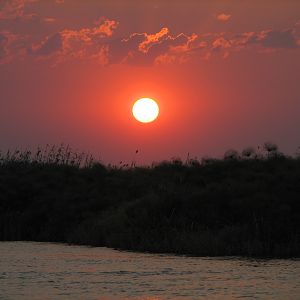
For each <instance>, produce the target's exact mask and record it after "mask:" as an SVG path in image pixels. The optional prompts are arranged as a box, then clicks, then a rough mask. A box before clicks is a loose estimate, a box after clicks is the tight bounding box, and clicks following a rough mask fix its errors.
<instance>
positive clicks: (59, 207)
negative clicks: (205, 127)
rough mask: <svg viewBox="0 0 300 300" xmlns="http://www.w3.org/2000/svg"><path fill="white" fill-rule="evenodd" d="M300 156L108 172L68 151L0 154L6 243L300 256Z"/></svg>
mask: <svg viewBox="0 0 300 300" xmlns="http://www.w3.org/2000/svg"><path fill="white" fill-rule="evenodd" d="M299 229H300V156H299V155H298V156H294V157H289V156H286V155H283V154H282V153H280V152H279V150H278V147H277V146H276V145H275V144H272V143H265V144H264V146H263V147H261V148H259V149H254V148H246V149H244V150H243V151H242V152H241V153H238V152H237V151H235V150H229V151H227V152H226V153H225V155H224V158H223V159H212V158H205V159H202V160H197V159H191V158H187V160H186V161H184V162H183V161H181V160H180V159H173V160H171V161H165V162H161V163H157V164H153V165H152V166H149V167H136V166H134V165H128V164H123V163H122V162H121V163H120V165H118V166H113V165H108V166H105V165H103V164H101V163H99V162H97V161H95V160H94V159H93V158H92V156H90V155H86V154H84V153H75V152H73V151H72V150H71V149H70V148H69V147H65V146H64V145H61V146H59V147H55V146H53V147H50V146H47V147H46V148H45V149H37V151H35V152H31V151H18V150H16V151H13V152H10V151H8V152H5V153H0V240H2V241H7V240H10V241H11V240H28V241H47V242H64V243H73V244H84V245H92V246H107V247H113V248H119V249H126V250H137V251H150V252H166V253H168V252H172V253H178V254H189V255H200V256H218V255H222V256H223V255H241V256H259V257H299V256H300V239H299Z"/></svg>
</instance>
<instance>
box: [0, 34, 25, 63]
mask: <svg viewBox="0 0 300 300" xmlns="http://www.w3.org/2000/svg"><path fill="white" fill-rule="evenodd" d="M24 44H25V38H23V37H20V36H18V35H17V34H14V33H12V32H10V31H1V32H0V65H1V64H5V63H9V62H11V61H12V60H14V59H15V58H17V57H23V56H24V55H25V54H26V52H25V50H24Z"/></svg>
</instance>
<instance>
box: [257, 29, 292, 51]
mask: <svg viewBox="0 0 300 300" xmlns="http://www.w3.org/2000/svg"><path fill="white" fill-rule="evenodd" d="M257 42H258V43H260V44H261V45H263V46H264V47H267V48H297V47H298V45H297V39H296V37H295V35H294V30H293V29H286V30H267V31H262V32H261V33H260V34H259V35H258V37H257Z"/></svg>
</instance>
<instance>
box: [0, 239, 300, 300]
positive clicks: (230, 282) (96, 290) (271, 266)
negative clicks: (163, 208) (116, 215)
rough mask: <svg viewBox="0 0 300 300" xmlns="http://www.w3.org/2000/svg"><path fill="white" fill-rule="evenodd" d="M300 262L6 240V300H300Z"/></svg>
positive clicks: (1, 254)
mask: <svg viewBox="0 0 300 300" xmlns="http://www.w3.org/2000/svg"><path fill="white" fill-rule="evenodd" d="M299 295H300V261H295V260H267V261H263V260H247V259H239V258H217V259H216V258H196V257H181V256H173V255H154V254H140V253H132V252H129V253H128V252H120V251H115V250H111V249H107V248H90V247H81V246H67V245H60V244H49V243H29V242H28V243H26V242H0V299H1V300H2V299H5V300H6V299H7V300H10V299H45V300H47V299H91V300H92V299H97V300H100V299H101V300H125V299H126V300H165V299H183V298H184V299H241V298H242V299H243V298H247V299H300V298H299V297H300V296H299Z"/></svg>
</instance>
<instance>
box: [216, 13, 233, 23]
mask: <svg viewBox="0 0 300 300" xmlns="http://www.w3.org/2000/svg"><path fill="white" fill-rule="evenodd" d="M216 18H217V20H218V21H220V22H227V21H229V19H230V18H231V15H229V14H228V15H227V14H224V13H222V14H219V15H217V16H216Z"/></svg>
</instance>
